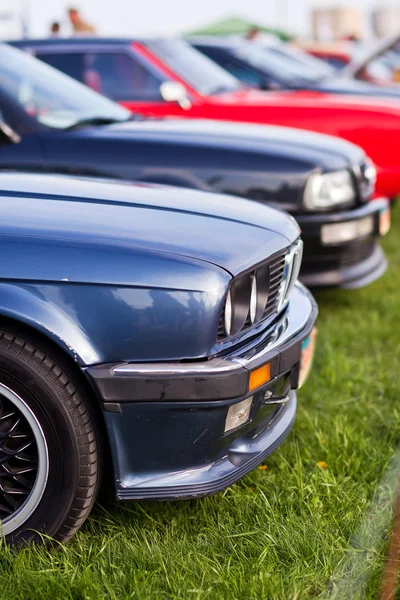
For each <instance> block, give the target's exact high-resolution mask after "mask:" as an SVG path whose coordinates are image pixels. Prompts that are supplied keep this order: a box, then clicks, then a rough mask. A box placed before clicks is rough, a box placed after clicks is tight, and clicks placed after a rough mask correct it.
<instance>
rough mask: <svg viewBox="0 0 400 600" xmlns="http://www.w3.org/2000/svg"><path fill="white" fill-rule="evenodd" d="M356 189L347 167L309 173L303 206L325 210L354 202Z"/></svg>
mask: <svg viewBox="0 0 400 600" xmlns="http://www.w3.org/2000/svg"><path fill="white" fill-rule="evenodd" d="M355 198H356V190H355V187H354V181H353V177H352V175H351V173H350V171H348V170H347V169H343V170H342V171H334V172H333V173H324V174H321V173H314V174H313V175H310V177H309V179H308V181H307V185H306V189H305V191H304V206H305V207H306V208H307V209H308V210H326V209H330V208H332V207H334V206H338V205H340V204H348V203H349V202H354V201H355Z"/></svg>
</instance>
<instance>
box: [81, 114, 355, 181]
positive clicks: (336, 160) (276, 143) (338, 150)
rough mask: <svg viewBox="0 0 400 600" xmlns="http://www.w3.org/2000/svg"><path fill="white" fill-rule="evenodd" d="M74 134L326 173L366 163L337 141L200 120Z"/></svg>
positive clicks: (291, 131) (279, 129) (297, 132)
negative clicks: (204, 150) (278, 160)
mask: <svg viewBox="0 0 400 600" xmlns="http://www.w3.org/2000/svg"><path fill="white" fill-rule="evenodd" d="M77 134H80V135H83V136H88V135H90V136H94V137H97V138H104V137H106V138H109V139H111V138H114V139H115V138H116V139H127V140H129V139H134V140H137V141H138V140H146V141H153V142H154V143H157V142H161V141H162V142H169V143H171V144H174V143H185V144H187V145H197V146H199V145H200V146H204V147H213V148H216V147H218V148H221V150H223V149H230V150H232V149H235V150H238V151H240V152H243V151H250V152H251V151H253V152H257V153H266V154H274V155H275V156H280V157H282V158H289V159H298V160H302V161H308V162H309V163H311V164H312V165H313V167H317V166H320V167H321V168H323V169H328V170H333V169H340V168H343V167H346V166H349V165H354V164H360V163H362V162H363V161H364V160H365V154H364V152H363V150H361V148H359V147H358V146H355V145H353V144H351V143H350V142H347V141H345V140H342V139H340V138H338V137H334V136H329V135H324V134H320V133H313V132H310V131H307V132H305V131H301V130H296V129H293V128H289V127H276V126H273V125H255V124H247V123H233V122H232V123H231V122H220V121H210V120H202V119H198V120H196V119H173V118H172V119H144V120H142V121H130V122H128V123H121V124H115V125H108V126H104V127H96V128H92V129H91V130H89V129H86V130H84V131H79V132H77Z"/></svg>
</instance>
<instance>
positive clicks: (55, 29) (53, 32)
mask: <svg viewBox="0 0 400 600" xmlns="http://www.w3.org/2000/svg"><path fill="white" fill-rule="evenodd" d="M60 34H61V27H60V23H59V22H58V21H54V22H53V23H52V24H51V25H50V37H60Z"/></svg>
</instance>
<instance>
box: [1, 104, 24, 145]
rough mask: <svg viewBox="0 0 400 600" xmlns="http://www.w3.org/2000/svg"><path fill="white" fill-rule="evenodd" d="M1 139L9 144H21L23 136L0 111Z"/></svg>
mask: <svg viewBox="0 0 400 600" xmlns="http://www.w3.org/2000/svg"><path fill="white" fill-rule="evenodd" d="M0 140H1V141H3V142H6V143H8V144H19V142H20V141H21V136H19V135H18V133H17V132H16V131H14V129H12V128H11V127H10V126H9V125H7V123H6V122H5V120H4V117H3V115H2V113H1V111H0Z"/></svg>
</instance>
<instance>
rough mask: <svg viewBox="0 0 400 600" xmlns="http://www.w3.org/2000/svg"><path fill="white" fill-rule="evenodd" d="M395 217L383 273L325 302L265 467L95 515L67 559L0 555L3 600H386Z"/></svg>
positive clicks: (395, 336) (393, 438) (399, 235)
mask: <svg viewBox="0 0 400 600" xmlns="http://www.w3.org/2000/svg"><path fill="white" fill-rule="evenodd" d="M393 218H394V224H393V227H392V231H391V233H390V234H389V236H388V238H387V239H386V240H385V244H384V245H385V249H386V251H387V255H388V257H389V260H390V269H389V271H388V273H387V274H386V275H385V277H384V278H382V279H381V280H380V281H378V282H377V283H375V284H373V285H372V286H370V287H368V288H366V289H363V290H356V291H326V292H323V293H319V294H318V295H317V300H318V302H319V305H320V318H319V339H318V351H317V356H316V361H315V365H314V370H313V373H312V375H311V377H310V379H309V381H308V382H307V384H306V386H305V387H304V389H303V390H302V391H301V393H300V394H299V411H298V417H297V421H296V425H295V428H294V430H293V433H292V434H291V435H290V436H289V438H288V439H287V441H286V442H285V443H284V444H283V445H282V446H281V448H280V449H279V450H278V451H276V452H275V453H274V454H273V455H272V456H271V457H270V458H269V459H268V460H267V461H266V465H267V467H268V468H267V469H256V470H254V471H253V472H252V473H250V474H249V475H248V476H247V477H245V478H244V479H243V480H242V481H240V482H239V483H237V484H236V485H234V486H232V487H231V488H230V489H228V490H226V491H225V492H224V493H222V494H219V495H217V496H215V497H212V498H207V499H204V500H199V501H190V502H181V503H177V502H173V503H144V504H128V503H124V504H120V505H119V504H115V505H114V504H112V505H108V506H106V507H100V506H97V507H96V509H95V510H94V512H93V514H92V516H91V518H90V519H89V520H88V522H87V524H86V525H85V526H84V528H83V529H82V530H81V531H80V532H79V533H78V534H77V535H76V537H75V538H74V539H73V540H72V541H71V542H70V543H69V544H68V545H67V546H66V547H62V548H60V549H59V550H57V551H56V550H52V551H49V550H45V549H35V548H25V549H23V550H22V551H20V552H19V553H18V554H17V553H13V552H12V551H10V550H8V549H6V548H2V549H0V598H2V599H3V598H7V599H13V600H18V599H22V598H23V599H25V598H32V599H35V600H36V599H42V598H46V599H48V598H52V599H53V600H56V599H59V598H62V599H67V598H73V599H82V600H83V599H92V598H93V599H98V598H108V599H110V600H111V599H114V598H118V599H120V598H121V599H122V598H140V599H148V598H152V599H153V598H154V599H157V600H159V599H163V598H181V599H185V600H186V599H188V598H193V599H197V598H207V599H208V598H211V599H214V598H221V599H227V600H228V599H237V598H240V599H242V598H243V599H244V598H246V599H247V598H249V599H250V598H251V599H257V600H259V599H266V598H268V599H274V600H276V599H282V600H288V599H293V600H295V599H296V600H298V599H302V598H324V599H325V598H326V599H327V598H349V599H353V598H364V597H365V598H376V597H377V590H378V589H379V578H380V576H381V572H382V567H383V562H384V556H385V551H386V540H387V530H388V524H389V518H390V512H391V502H390V499H391V495H392V487H393V485H392V483H391V482H390V481H389V480H386V481H384V483H383V485H381V487H380V488H378V486H379V483H380V482H381V480H382V477H383V475H384V473H385V471H386V470H387V468H388V466H389V464H390V461H391V459H392V457H393V455H394V453H395V450H396V447H397V444H398V441H399V439H400V400H399V383H400V381H399V374H400V368H399V367H400V344H399V333H398V331H399V318H400V317H399V313H400V302H399V299H400V247H399V243H400V210H399V209H398V210H397V211H394V216H393ZM319 461H324V462H325V463H326V465H327V467H326V468H325V469H323V468H321V467H320V466H318V464H317V463H318V462H319ZM377 489H378V491H377ZM374 496H375V500H374ZM371 501H372V502H373V505H372V506H369V503H370V502H371Z"/></svg>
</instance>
